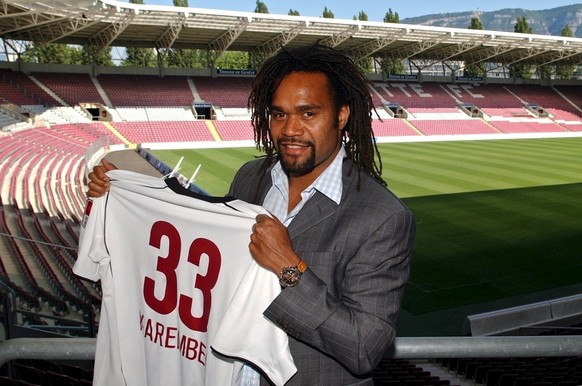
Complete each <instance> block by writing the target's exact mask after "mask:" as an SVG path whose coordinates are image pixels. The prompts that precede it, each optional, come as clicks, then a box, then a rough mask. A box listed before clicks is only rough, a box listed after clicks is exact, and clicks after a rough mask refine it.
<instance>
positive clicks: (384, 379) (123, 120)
mask: <svg viewBox="0 0 582 386" xmlns="http://www.w3.org/2000/svg"><path fill="white" fill-rule="evenodd" d="M33 79H34V80H33ZM251 80H252V78H248V77H218V78H211V77H201V76H166V77H157V76H151V75H135V74H134V75H124V74H101V75H99V76H97V77H95V78H92V77H91V76H89V75H87V74H61V73H40V72H38V73H33V74H31V76H28V75H26V74H24V73H19V72H16V71H9V70H0V95H2V98H4V99H5V101H6V103H13V104H16V105H18V106H19V107H21V108H22V109H23V110H24V111H26V112H28V113H29V114H30V115H29V116H28V117H23V119H25V120H26V118H31V119H29V121H28V122H26V123H25V125H26V126H25V127H18V129H17V130H15V129H14V124H15V123H16V122H15V121H16V119H14V118H11V116H9V115H8V114H6V113H5V114H2V112H1V110H0V126H1V127H2V128H3V130H2V132H1V133H0V162H1V165H0V183H1V186H2V187H1V194H0V201H1V205H0V231H1V232H2V233H3V234H6V235H8V237H1V238H0V278H2V282H3V283H4V284H3V286H7V288H9V293H10V294H12V295H10V296H14V298H15V299H16V305H17V307H16V308H17V309H16V311H17V312H16V313H15V315H17V319H18V320H17V321H14V322H13V323H15V324H17V325H18V326H19V329H17V330H16V333H15V334H16V335H13V336H26V334H28V333H30V332H31V331H34V334H35V336H93V335H94V328H95V327H96V325H95V320H96V317H98V315H99V307H98V305H99V302H100V296H101V292H100V288H99V285H98V284H95V283H89V282H86V281H82V280H80V279H78V278H77V277H76V276H75V275H73V274H72V271H71V267H72V265H73V263H74V260H75V250H76V246H77V244H78V229H79V222H80V221H81V218H82V213H83V206H84V202H85V196H84V189H85V188H84V184H85V181H84V178H85V173H86V169H85V157H86V154H87V152H88V149H89V148H90V147H92V146H94V144H95V143H96V142H97V143H99V141H103V143H106V144H107V146H110V145H123V144H126V145H127V144H143V143H148V144H156V143H158V144H167V143H174V142H180V143H193V142H210V143H212V142H216V143H218V142H221V141H225V142H228V141H252V140H253V131H252V127H251V125H250V120H249V117H250V112H249V111H248V110H247V95H248V91H249V89H250V86H251ZM45 90H50V92H51V93H53V94H54V95H55V96H56V97H57V98H54V97H51V95H50V94H49V93H47V92H46V91H45ZM370 92H371V95H372V97H373V101H374V104H375V105H376V107H377V109H378V110H379V113H380V116H381V117H382V119H377V118H374V120H373V128H374V132H375V135H376V137H377V138H378V140H394V139H400V140H403V139H404V140H421V139H424V138H427V137H435V136H443V137H445V138H451V137H453V136H454V137H459V136H461V137H462V136H469V137H480V138H487V137H491V136H493V135H497V136H503V135H515V134H520V135H528V134H529V135H531V134H540V133H558V134H559V133H565V134H567V133H572V132H576V131H578V132H580V131H582V112H581V110H580V107H581V104H582V97H580V95H581V94H582V93H580V87H579V86H576V87H574V86H570V87H565V86H560V87H541V86H530V85H520V86H516V85H501V84H472V83H471V84H451V83H446V82H445V83H437V82H422V83H418V82H411V83H408V82H378V81H375V82H374V83H373V84H372V85H371V88H370ZM59 100H60V101H63V102H64V103H61V102H59ZM85 102H90V103H97V104H102V105H103V106H105V107H107V108H108V109H110V111H112V112H113V113H114V114H112V117H113V119H112V120H110V121H95V120H93V119H91V118H90V117H89V116H88V115H87V112H86V111H85V110H84V109H83V108H82V106H81V104H82V103H85ZM196 103H208V104H210V105H212V106H213V108H214V109H215V110H216V112H217V114H216V117H217V119H214V120H207V119H199V117H198V116H196V114H195V113H194V112H193V110H192V107H193V105H194V104H196ZM463 104H466V105H471V106H477V107H478V108H479V109H481V110H482V111H483V112H484V115H483V116H482V117H471V116H469V115H468V114H467V112H466V111H464V110H463V109H461V108H460V105H463ZM525 104H530V105H536V106H541V107H543V109H544V111H547V112H548V113H549V114H548V115H547V116H545V117H540V116H536V115H535V114H534V113H533V112H532V111H531V110H529V109H527V108H526V107H525ZM67 105H68V106H67ZM389 105H397V106H401V107H402V108H403V109H405V110H406V111H407V112H408V114H409V115H408V117H406V118H404V117H398V118H393V117H392V116H391V114H390V113H389V112H388V110H389V108H388V106H389ZM144 158H146V159H147V160H148V161H149V162H150V163H151V164H152V165H154V166H155V167H157V168H158V169H159V170H160V172H161V173H162V174H167V173H168V172H169V168H168V166H167V165H163V164H162V163H160V162H159V161H157V160H156V159H155V158H154V157H153V156H152V155H151V154H149V153H147V152H144ZM578 328H579V327H576V326H574V327H573V330H569V331H568V333H571V334H577V333H578V332H579V329H578ZM91 331H93V332H91ZM544 333H547V332H544ZM551 333H563V331H561V330H555V331H553V332H551ZM90 369H91V363H86V364H84V366H81V367H77V366H71V365H70V364H67V363H63V362H40V361H30V360H19V361H13V362H12V363H11V364H10V365H6V366H3V367H2V368H0V383H2V384H7V385H10V384H19V385H35V384H36V385H45V384H55V383H54V382H57V383H56V384H59V385H66V384H70V385H86V384H90V379H91V370H90ZM533 369H536V371H535V372H534V370H533ZM541 369H544V370H543V373H539V371H541ZM532 375H533V376H534V377H535V379H536V380H537V381H540V382H541V381H543V382H552V384H553V385H558V384H559V385H562V386H567V385H569V384H568V383H567V382H568V381H572V380H574V381H575V382H582V361H580V359H579V358H559V359H556V360H549V359H547V358H545V359H543V358H538V359H528V360H526V359H523V358H521V359H516V358H506V359H498V358H495V359H492V358H464V359H457V360H453V359H439V360H436V361H427V360H424V361H408V360H396V359H386V360H384V361H382V363H381V365H380V366H379V367H378V369H377V371H376V372H375V373H374V379H375V382H376V384H377V385H435V386H436V385H459V386H460V385H467V384H471V385H474V384H478V385H493V384H495V385H509V384H512V385H513V384H518V382H519V384H526V383H527V382H528V379H530V380H531V377H532ZM51 382H52V383H51ZM502 382H503V383H502ZM511 382H513V383H511ZM530 384H533V383H532V382H530ZM540 385H541V383H540Z"/></svg>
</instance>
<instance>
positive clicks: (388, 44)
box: [0, 0, 582, 66]
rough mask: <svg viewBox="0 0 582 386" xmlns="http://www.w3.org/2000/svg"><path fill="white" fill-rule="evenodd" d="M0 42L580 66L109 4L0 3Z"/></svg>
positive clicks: (358, 24) (491, 41) (518, 39)
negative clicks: (317, 47) (326, 51)
mask: <svg viewBox="0 0 582 386" xmlns="http://www.w3.org/2000/svg"><path fill="white" fill-rule="evenodd" d="M0 38H2V39H4V40H15V41H34V42H36V43H37V44H43V43H69V44H80V45H89V46H93V47H94V48H97V49H103V48H105V47H108V46H120V47H155V48H157V49H159V50H167V49H169V48H197V49H207V50H209V52H210V53H211V54H212V55H213V56H214V57H217V56H218V55H220V54H221V53H222V52H224V51H227V50H234V51H248V52H251V53H254V54H255V55H258V56H259V57H262V58H266V57H268V56H270V55H272V54H273V53H274V52H276V51H277V50H279V49H280V48H281V47H282V46H289V47H293V46H298V45H305V44H311V43H315V42H317V41H320V42H322V43H324V44H327V45H330V46H333V47H336V48H337V49H339V50H341V51H345V52H346V53H348V54H349V55H350V56H351V57H352V58H354V59H355V60H359V59H362V58H365V57H385V56H387V57H395V58H406V59H409V60H410V61H411V62H412V63H414V64H418V65H419V66H420V65H421V64H420V63H427V62H433V63H434V62H444V63H447V62H451V63H452V62H455V61H464V62H466V63H467V64H470V63H482V62H489V63H499V64H504V65H508V64H514V63H523V64H534V65H554V64H564V65H581V64H582V39H580V38H566V37H561V36H550V35H533V34H521V33H512V32H499V31H487V30H470V29H458V28H441V27H428V26H422V25H410V24H395V23H383V22H365V21H358V20H346V19H326V18H317V17H304V16H286V15H275V14H261V13H251V12H233V11H221V10H211V9H201V8H179V7H173V6H152V5H137V4H129V3H123V2H119V1H113V0H80V1H73V0H44V1H27V0H0Z"/></svg>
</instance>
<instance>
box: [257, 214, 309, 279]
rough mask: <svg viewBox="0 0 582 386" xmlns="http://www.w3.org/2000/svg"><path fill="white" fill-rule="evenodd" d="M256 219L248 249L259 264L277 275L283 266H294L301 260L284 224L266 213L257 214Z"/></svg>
mask: <svg viewBox="0 0 582 386" xmlns="http://www.w3.org/2000/svg"><path fill="white" fill-rule="evenodd" d="M256 220H257V222H256V223H255V225H253V233H252V234H251V242H250V244H249V250H250V251H251V254H252V255H253V257H254V258H255V261H256V262H257V263H258V264H259V265H261V266H262V267H264V268H266V269H268V270H270V271H272V272H274V273H275V274H276V275H277V276H279V274H280V273H281V270H282V269H283V268H284V267H289V266H292V267H294V266H296V265H297V264H299V263H300V262H301V259H300V258H299V256H297V254H296V253H295V250H294V249H293V245H292V244H291V239H290V238H289V233H288V232H287V228H286V227H285V225H283V224H282V223H281V222H280V221H279V220H278V219H277V218H274V217H270V216H268V215H266V214H259V215H258V216H257V217H256Z"/></svg>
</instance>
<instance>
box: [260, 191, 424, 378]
mask: <svg viewBox="0 0 582 386" xmlns="http://www.w3.org/2000/svg"><path fill="white" fill-rule="evenodd" d="M395 208H396V209H395ZM383 213H384V214H385V212H383ZM376 217H377V218H375V219H372V218H368V219H361V220H360V221H369V222H371V223H373V224H374V227H373V229H371V230H370V231H369V233H368V234H366V236H365V239H364V240H362V239H358V241H357V242H358V244H359V245H358V247H357V249H356V252H355V253H354V254H352V253H351V252H350V254H352V256H342V252H341V251H337V261H342V260H343V259H347V263H346V264H345V265H344V266H342V267H343V268H342V269H341V271H342V272H336V273H334V274H333V275H334V279H332V281H334V283H335V285H336V286H337V287H339V288H340V290H339V291H333V290H332V289H331V288H330V287H329V285H330V283H329V281H330V280H329V279H326V281H327V283H326V282H324V281H323V280H322V279H321V278H319V277H318V276H317V275H316V274H315V273H314V272H313V271H312V270H310V269H308V270H307V271H306V272H305V273H304V274H303V276H302V278H301V281H300V282H299V284H298V285H297V286H296V287H292V288H286V289H284V290H283V291H282V293H281V294H280V295H279V296H278V297H277V298H276V299H275V300H274V301H273V302H272V303H271V305H270V306H269V308H268V309H267V310H266V311H265V313H264V315H265V316H266V317H267V318H269V319H270V320H271V321H273V322H274V323H276V324H277V325H279V326H280V327H281V328H283V329H284V330H285V331H286V332H287V333H288V334H289V335H290V336H292V337H294V338H295V339H297V340H299V341H301V342H303V343H306V344H308V345H310V346H312V347H315V348H317V349H318V350H319V351H322V352H324V353H326V354H328V355H330V356H331V357H333V358H335V359H336V360H337V361H338V362H340V363H341V364H343V365H344V366H345V367H346V368H347V369H348V370H350V371H351V372H352V373H354V374H366V373H370V372H371V371H373V369H374V368H375V367H376V366H377V364H378V363H379V361H380V360H381V359H382V356H383V355H384V353H385V351H386V350H387V348H388V347H389V346H390V345H391V344H392V342H393V340H394V337H395V334H396V333H395V323H396V319H397V316H398V311H399V309H400V304H401V301H402V296H403V293H404V285H405V283H406V282H407V281H408V278H409V272H410V257H411V251H412V244H413V240H414V235H415V220H414V217H413V215H412V214H411V212H410V211H409V210H408V209H407V208H406V207H405V206H404V205H403V204H401V203H400V202H399V201H397V204H396V205H394V207H393V208H392V212H391V214H390V215H389V216H383V215H382V214H378V215H377V216H376ZM353 232H358V227H357V226H354V227H353ZM346 237H347V238H349V237H351V236H349V235H348V236H346ZM333 249H334V251H336V250H337V249H338V248H337V246H336V247H334V248H333ZM334 258H335V257H334ZM338 292H339V293H338Z"/></svg>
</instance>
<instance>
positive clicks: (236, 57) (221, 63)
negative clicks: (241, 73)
mask: <svg viewBox="0 0 582 386" xmlns="http://www.w3.org/2000/svg"><path fill="white" fill-rule="evenodd" d="M249 61H250V59H249V53H248V52H242V51H227V52H225V53H223V54H222V55H221V56H220V57H219V58H218V59H217V60H216V63H215V65H216V67H218V68H231V69H244V68H250V67H251V65H250V63H249Z"/></svg>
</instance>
